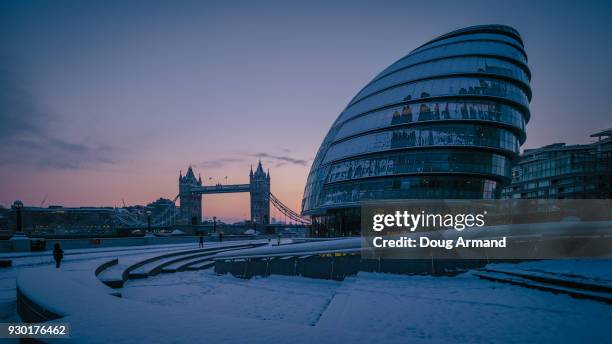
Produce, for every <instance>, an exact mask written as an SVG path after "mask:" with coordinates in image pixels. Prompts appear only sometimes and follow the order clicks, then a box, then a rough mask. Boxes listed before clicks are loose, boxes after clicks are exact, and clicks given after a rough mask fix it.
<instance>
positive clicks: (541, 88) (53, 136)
mask: <svg viewBox="0 0 612 344" xmlns="http://www.w3.org/2000/svg"><path fill="white" fill-rule="evenodd" d="M492 23H499V24H508V25H511V26H513V27H515V28H516V29H518V30H519V32H520V33H521V35H522V37H523V39H524V41H525V48H526V51H527V54H528V55H529V66H530V68H531V71H532V74H533V76H532V83H531V86H532V88H533V95H534V96H533V100H532V103H531V112H532V120H531V122H530V123H529V124H528V126H527V142H526V143H525V145H523V148H533V147H538V146H542V145H545V144H549V143H553V142H568V143H584V142H588V139H589V138H588V136H589V134H591V133H593V132H595V131H597V130H600V129H604V128H607V127H610V126H612V114H611V112H610V109H611V108H612V65H611V64H610V61H612V44H610V43H611V42H612V30H611V29H610V25H611V24H610V23H612V2H610V1H580V2H579V1H575V2H565V1H550V2H549V1H528V2H517V1H505V2H500V1H449V2H438V1H369V2H359V1H350V2H349V1H346V2H334V1H322V2H298V1H283V2H268V1H245V2H237V1H219V2H207V1H194V2H190V1H0V42H2V43H1V44H0V204H1V205H4V206H8V205H10V204H11V203H12V202H13V201H14V200H15V199H21V200H23V201H24V203H25V204H26V205H39V204H40V202H41V201H42V199H43V198H44V196H45V195H46V194H47V195H48V197H47V201H46V204H45V205H49V204H61V205H65V206H84V205H88V206H99V205H106V206H118V205H121V203H122V199H124V200H125V202H126V203H128V204H146V203H148V202H150V201H153V200H155V199H156V198H159V197H166V198H174V196H176V194H177V193H178V186H177V178H178V174H179V170H183V172H184V171H185V170H186V169H187V166H188V165H189V164H191V165H193V166H194V169H195V172H196V173H198V172H199V173H201V174H202V178H203V179H204V181H205V182H206V184H209V185H210V184H211V183H217V182H222V183H225V176H227V182H228V183H246V182H248V172H249V168H250V166H251V164H253V165H255V164H257V161H258V159H260V158H261V160H262V163H263V165H264V168H269V169H270V173H271V177H272V192H273V193H274V194H275V195H276V196H277V197H279V198H280V199H281V200H282V201H283V202H284V203H286V204H287V205H288V206H290V207H291V208H293V209H294V210H299V209H300V203H301V197H302V192H303V189H304V184H305V182H306V176H307V174H308V171H309V168H310V164H311V162H312V159H313V158H314V155H315V153H316V150H317V149H318V147H319V144H320V143H321V141H322V139H323V137H324V136H325V134H326V133H327V130H328V129H329V127H330V126H331V124H332V122H333V121H334V120H335V119H336V117H337V116H338V114H339V113H340V112H341V111H342V109H343V108H344V107H345V106H346V104H347V102H348V101H349V100H350V99H351V98H352V97H353V96H354V95H355V94H356V93H357V92H358V91H359V90H360V89H361V88H362V87H363V86H364V85H365V84H366V83H367V82H368V81H370V80H371V78H372V77H374V76H375V75H376V74H377V73H379V72H380V71H381V70H382V69H383V68H385V67H386V66H388V65H389V64H391V63H392V62H394V61H395V60H397V59H399V58H400V57H402V56H404V55H405V54H407V53H409V52H410V51H411V50H412V49H414V48H416V47H417V46H419V45H421V44H423V43H425V42H426V41H428V40H430V39H432V38H434V37H436V36H438V35H441V34H444V33H446V32H449V31H452V30H455V29H458V28H461V27H465V26H471V25H479V24H492ZM248 202H249V200H248V194H235V195H215V196H205V197H204V201H203V209H204V210H203V211H204V216H205V217H207V216H212V215H215V216H217V217H219V218H222V219H226V220H237V219H243V218H247V217H248V216H249V214H248V213H249V207H248Z"/></svg>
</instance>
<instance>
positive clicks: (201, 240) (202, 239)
mask: <svg viewBox="0 0 612 344" xmlns="http://www.w3.org/2000/svg"><path fill="white" fill-rule="evenodd" d="M198 246H199V247H204V236H203V235H202V234H200V244H199V245H198Z"/></svg>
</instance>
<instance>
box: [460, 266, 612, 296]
mask: <svg viewBox="0 0 612 344" xmlns="http://www.w3.org/2000/svg"><path fill="white" fill-rule="evenodd" d="M472 274H473V275H475V276H477V277H479V278H482V279H486V280H489V281H494V282H501V283H509V284H513V285H517V286H521V287H525V288H532V289H537V290H542V291H548V292H552V293H555V294H559V293H560V294H568V295H570V296H572V297H575V298H580V299H590V300H595V301H600V302H605V303H607V304H612V293H611V292H610V289H609V288H610V286H607V285H604V284H598V283H587V282H585V281H584V280H588V279H586V278H584V279H582V280H577V279H571V278H568V277H563V278H560V277H558V276H554V275H553V274H550V276H546V273H542V272H527V271H523V272H522V271H513V270H512V271H511V270H497V269H488V268H484V269H479V270H476V271H474V272H472Z"/></svg>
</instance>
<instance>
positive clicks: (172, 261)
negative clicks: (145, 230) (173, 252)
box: [148, 245, 252, 276]
mask: <svg viewBox="0 0 612 344" xmlns="http://www.w3.org/2000/svg"><path fill="white" fill-rule="evenodd" d="M250 247H252V245H245V246H241V247H236V248H232V249H240V248H250ZM232 249H227V248H220V249H217V250H213V251H207V252H204V253H197V254H192V255H189V256H181V257H179V258H168V259H163V260H162V261H161V262H160V263H158V264H157V265H156V266H155V267H153V268H152V269H151V270H150V271H149V272H148V274H149V276H155V275H158V274H159V273H162V272H177V271H179V270H178V269H177V268H178V267H181V266H183V265H185V264H189V263H190V262H192V261H193V260H200V259H202V258H204V257H206V258H205V259H210V258H212V257H213V256H215V255H216V254H217V253H219V252H225V251H228V250H232ZM175 267H177V268H175Z"/></svg>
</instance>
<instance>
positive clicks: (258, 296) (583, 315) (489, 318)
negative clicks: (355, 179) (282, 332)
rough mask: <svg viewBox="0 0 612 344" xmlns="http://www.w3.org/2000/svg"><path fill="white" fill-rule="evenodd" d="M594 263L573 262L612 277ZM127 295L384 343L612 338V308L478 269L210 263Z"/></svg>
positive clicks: (135, 284) (133, 286) (135, 287)
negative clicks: (273, 267) (355, 269)
mask: <svg viewBox="0 0 612 344" xmlns="http://www.w3.org/2000/svg"><path fill="white" fill-rule="evenodd" d="M586 262H589V261H585V262H580V261H573V264H574V265H575V266H576V269H578V270H579V271H574V272H580V267H581V266H585V267H586V266H591V268H590V270H585V271H586V272H588V271H591V272H594V273H596V274H597V275H598V276H600V277H606V278H608V279H612V270H611V268H612V264H611V262H610V261H604V262H603V263H602V262H598V261H590V263H588V264H586ZM538 263H539V264H540V265H539V267H540V268H544V267H548V268H553V269H558V270H563V271H565V269H566V268H563V267H560V266H557V265H561V266H566V267H567V268H569V266H571V265H572V261H549V262H530V263H524V264H528V265H527V266H526V267H529V268H532V267H533V266H538ZM593 265H598V266H599V268H592V266H593ZM518 266H519V265H514V267H518ZM606 269H607V275H606V273H605V271H606ZM123 295H124V298H126V299H131V300H137V301H141V302H144V303H149V304H155V305H162V306H164V307H169V308H174V309H176V308H182V309H184V310H185V311H189V312H194V311H200V312H203V313H212V314H222V315H225V316H230V317H236V318H237V322H239V321H240V320H239V319H261V320H275V322H276V321H281V322H283V323H287V324H302V325H307V326H310V327H311V328H312V331H313V332H314V333H321V335H322V334H323V333H330V332H333V333H335V334H337V335H338V337H340V338H343V337H344V336H346V337H347V338H348V337H353V336H354V335H355V334H357V335H358V337H362V338H372V334H375V336H374V338H376V340H377V341H379V342H395V343H406V342H410V343H412V342H417V343H418V342H430V343H454V342H462V343H490V342H499V343H508V342H516V343H525V342H532V343H535V342H538V343H553V342H554V343H559V342H563V343H574V342H591V343H605V342H609V340H610V333H612V332H611V331H612V307H611V306H609V305H606V304H604V303H600V302H595V301H588V300H579V299H574V298H571V297H570V296H566V295H556V294H552V293H548V292H542V291H538V290H532V289H526V288H522V287H517V286H513V285H508V284H501V283H494V282H490V281H485V280H481V279H479V278H477V277H475V276H472V275H471V274H470V273H466V274H463V275H460V276H457V277H432V276H400V275H391V274H373V273H360V274H359V275H358V276H355V277H351V278H347V279H346V280H345V281H343V282H336V281H328V280H315V279H308V278H303V277H289V276H271V277H267V278H261V277H260V278H253V279H251V280H242V279H237V278H234V277H232V276H229V275H227V276H217V275H215V274H214V273H213V272H212V271H210V270H207V271H200V272H197V271H196V272H184V273H178V274H169V275H160V276H156V277H154V278H149V279H147V280H139V281H130V282H129V283H127V285H126V287H125V288H124V289H123ZM272 325H273V326H278V324H277V323H275V324H271V326H272ZM270 330H271V331H272V330H274V329H273V328H270ZM320 331H321V332H320ZM315 337H317V338H318V339H319V340H321V341H323V342H326V338H324V337H320V338H319V336H318V335H315ZM288 342H290V340H288Z"/></svg>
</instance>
